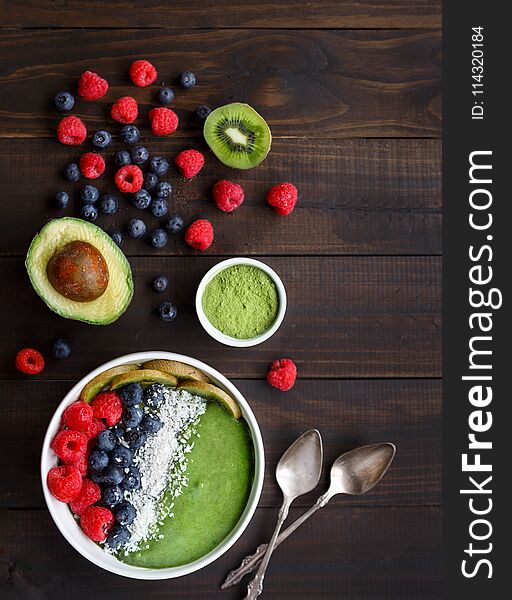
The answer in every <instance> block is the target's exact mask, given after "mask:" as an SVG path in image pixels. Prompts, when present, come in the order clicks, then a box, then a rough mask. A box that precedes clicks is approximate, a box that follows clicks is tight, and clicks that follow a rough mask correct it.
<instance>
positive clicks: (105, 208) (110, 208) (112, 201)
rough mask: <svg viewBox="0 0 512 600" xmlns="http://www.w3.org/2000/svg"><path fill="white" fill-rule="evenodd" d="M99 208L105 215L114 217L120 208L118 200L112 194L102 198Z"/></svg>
mask: <svg viewBox="0 0 512 600" xmlns="http://www.w3.org/2000/svg"><path fill="white" fill-rule="evenodd" d="M99 208H100V211H101V212H102V213H103V214H105V215H113V214H114V213H116V212H117V208H118V202H117V198H116V197H115V196H112V194H105V195H104V196H102V197H101V198H100V203H99Z"/></svg>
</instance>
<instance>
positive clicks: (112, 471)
mask: <svg viewBox="0 0 512 600" xmlns="http://www.w3.org/2000/svg"><path fill="white" fill-rule="evenodd" d="M123 479H124V473H123V470H122V469H120V468H119V467H115V466H114V465H109V466H108V467H107V468H106V469H104V470H103V471H102V473H101V480H102V483H105V484H106V485H119V484H120V483H121V481H123Z"/></svg>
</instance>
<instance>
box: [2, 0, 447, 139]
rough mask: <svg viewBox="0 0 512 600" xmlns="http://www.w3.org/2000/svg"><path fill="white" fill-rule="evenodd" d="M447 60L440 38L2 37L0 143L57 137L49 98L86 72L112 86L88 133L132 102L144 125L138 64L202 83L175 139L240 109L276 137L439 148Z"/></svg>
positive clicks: (153, 33)
mask: <svg viewBox="0 0 512 600" xmlns="http://www.w3.org/2000/svg"><path fill="white" fill-rule="evenodd" d="M258 10H261V7H260V6H258ZM55 12H58V11H55ZM84 48H87V51H86V52H84ZM440 52H441V32H440V31H437V30H427V31H423V30H419V31H416V30H386V31H376V30H371V31H369V30H361V31H352V30H350V31H336V30H332V31H322V32H319V31H310V30H302V31H295V30H293V31H273V30H252V31H249V30H246V31H243V30H222V31H218V30H216V31H212V30H198V31H184V32H176V31H170V30H137V29H130V30H110V29H109V30H59V31H45V30H33V31H4V32H3V35H2V39H1V40H0V59H1V61H2V64H3V73H2V75H1V76H0V83H1V85H2V96H1V98H0V117H2V122H3V127H2V132H1V135H2V136H3V137H30V138H32V137H48V136H50V137H53V135H54V129H55V125H56V123H57V121H58V119H59V115H57V114H56V112H57V111H55V110H53V111H52V110H51V106H50V105H51V101H52V98H53V96H54V94H55V93H56V92H58V91H59V90H61V89H66V88H69V89H71V90H73V91H74V89H73V88H74V86H75V85H76V81H77V79H78V76H79V75H80V73H82V71H84V70H86V69H93V70H97V71H98V72H99V73H101V74H102V75H103V76H105V77H106V78H107V79H108V80H109V82H110V85H111V88H110V91H109V93H108V94H107V95H106V96H105V98H104V99H103V101H101V102H100V103H90V104H87V103H83V102H79V103H78V104H77V107H76V111H74V112H75V114H78V115H80V116H83V117H84V119H85V121H86V123H87V125H88V127H89V128H90V130H91V131H94V130H95V129H99V128H101V127H105V125H106V123H108V125H109V126H110V123H111V122H109V120H106V119H105V116H106V115H108V110H109V106H110V104H111V103H112V102H113V101H114V100H115V99H117V98H119V97H120V96H124V95H126V94H133V95H134V96H135V97H136V98H137V99H138V100H139V101H140V102H141V103H142V115H143V117H144V118H142V119H141V122H144V121H145V116H146V111H147V108H148V104H149V103H152V102H154V93H155V92H154V88H151V89H140V88H135V86H133V85H130V84H129V83H130V82H129V80H128V76H127V72H128V67H129V65H130V64H131V62H132V60H134V59H136V58H140V57H141V56H143V57H145V58H147V59H148V60H151V61H153V62H154V63H155V65H156V66H157V68H158V69H160V77H159V79H158V81H159V82H160V81H165V82H171V83H172V81H173V80H174V78H175V77H176V76H177V74H178V73H179V72H180V71H182V70H192V71H194V72H195V73H196V74H197V77H198V85H197V86H196V87H195V88H193V89H192V90H188V91H186V92H183V91H180V90H177V98H176V100H175V102H174V103H173V106H174V107H175V108H177V111H178V113H179V115H180V117H181V118H182V126H181V127H180V128H179V129H178V131H177V132H176V133H175V134H174V137H175V138H178V137H190V136H195V135H197V133H198V126H197V124H194V123H193V122H192V119H191V116H190V115H191V113H190V111H192V110H194V109H195V107H196V106H197V105H198V104H204V103H206V104H210V105H212V106H218V105H221V104H225V103H226V102H231V101H234V100H238V101H242V102H248V103H249V104H252V105H254V107H255V108H256V109H257V110H259V111H261V113H262V114H263V116H264V117H265V118H266V119H267V120H268V122H269V124H270V126H271V128H272V131H273V134H274V136H275V137H279V136H285V137H294V136H295V137H296V136H306V137H308V138H315V139H318V138H321V137H329V138H333V137H439V136H440V132H441V100H440V94H441V78H440V75H441V72H440V68H441V61H440ZM60 116H62V115H60Z"/></svg>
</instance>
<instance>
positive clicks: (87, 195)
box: [80, 185, 100, 204]
mask: <svg viewBox="0 0 512 600" xmlns="http://www.w3.org/2000/svg"><path fill="white" fill-rule="evenodd" d="M99 197H100V191H99V190H98V188H97V187H94V186H93V185H86V186H85V187H84V188H82V191H81V192H80V199H81V200H82V202H83V203H84V204H94V203H95V202H97V201H98V198H99Z"/></svg>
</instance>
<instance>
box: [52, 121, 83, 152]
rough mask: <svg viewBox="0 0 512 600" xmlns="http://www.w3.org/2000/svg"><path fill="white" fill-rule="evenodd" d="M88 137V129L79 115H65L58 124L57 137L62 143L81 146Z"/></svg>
mask: <svg viewBox="0 0 512 600" xmlns="http://www.w3.org/2000/svg"><path fill="white" fill-rule="evenodd" d="M86 137H87V129H86V127H85V125H84V123H83V121H82V119H79V118H78V117H73V116H71V115H70V116H69V117H64V118H63V119H62V120H61V121H60V123H59V124H58V125H57V139H58V140H59V142H60V143H61V144H67V145H68V146H79V145H80V144H81V143H82V142H83V141H84V140H85V138H86Z"/></svg>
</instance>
